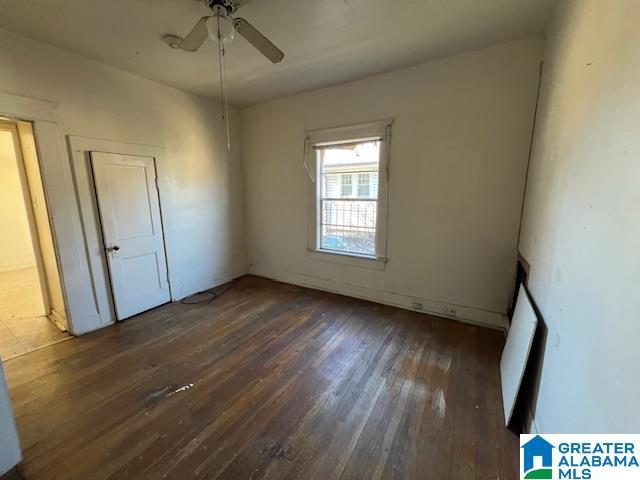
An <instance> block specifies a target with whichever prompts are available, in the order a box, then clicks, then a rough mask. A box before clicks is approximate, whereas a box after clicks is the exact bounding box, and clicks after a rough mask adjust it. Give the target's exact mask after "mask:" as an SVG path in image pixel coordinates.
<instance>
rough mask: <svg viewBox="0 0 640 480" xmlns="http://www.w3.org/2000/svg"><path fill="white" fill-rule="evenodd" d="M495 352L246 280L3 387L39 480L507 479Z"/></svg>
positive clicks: (79, 347) (136, 322)
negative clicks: (253, 479)
mask: <svg viewBox="0 0 640 480" xmlns="http://www.w3.org/2000/svg"><path fill="white" fill-rule="evenodd" d="M200 298H205V297H203V296H200ZM502 345H503V337H502V334H501V333H500V332H495V331H491V330H486V329H482V328H479V327H474V326H470V325H463V324H460V323H457V322H453V321H450V320H446V319H442V318H436V317H431V316H428V315H424V314H419V313H414V312H409V311H406V310H399V309H396V308H392V307H388V306H383V305H379V304H374V303H370V302H365V301H361V300H357V299H353V298H348V297H343V296H339V295H334V294H330V293H325V292H319V291H314V290H309V289H304V288H300V287H296V286H292V285H287V284H283V283H278V282H273V281H270V280H266V279H262V278H258V277H251V276H247V277H244V278H242V279H240V280H238V281H236V282H234V283H233V285H232V286H231V288H230V289H229V290H228V291H227V292H226V293H225V294H224V295H222V296H220V297H219V298H217V299H215V300H213V301H210V302H204V303H199V304H195V305H193V304H190V305H185V304H180V303H175V304H170V305H165V306H163V307H159V308H157V309H154V310H152V311H149V312H146V313H144V314H141V315H139V316H137V317H135V318H132V319H129V320H127V321H125V322H122V323H120V324H117V325H115V326H113V327H109V328H106V329H104V330H101V331H98V332H94V333H91V334H89V335H86V336H83V337H79V338H74V339H72V340H69V341H67V342H63V343H60V344H56V345H52V346H50V347H46V348H45V349H43V350H39V351H36V352H33V353H29V354H27V355H25V356H23V357H18V358H16V359H13V360H10V361H8V362H6V364H5V369H6V372H7V380H8V384H9V387H10V395H11V398H12V402H13V406H14V410H15V414H16V421H17V424H18V430H19V433H20V438H21V443H22V447H23V453H24V461H23V463H22V465H21V469H22V472H23V473H24V475H25V477H26V478H29V479H47V480H53V479H82V480H86V479H124V478H136V479H138V478H141V479H158V478H171V479H173V478H175V479H184V478H194V479H196V478H202V479H214V478H218V479H234V480H237V479H245V478H255V479H262V478H269V479H285V478H289V479H300V478H305V479H307V478H308V479H339V478H341V479H363V478H366V479H377V478H380V479H412V478H415V479H423V478H452V479H453V478H455V479H467V478H474V479H475V478H478V479H480V478H483V479H484V478H487V479H488V478H501V479H506V478H512V477H513V476H515V474H516V472H517V465H518V445H517V437H516V436H515V435H513V434H511V432H509V431H508V430H507V429H505V428H504V427H503V426H502V413H501V408H500V405H501V403H500V383H499V371H498V366H499V357H500V351H501V348H502Z"/></svg>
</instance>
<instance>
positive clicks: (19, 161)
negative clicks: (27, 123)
mask: <svg viewBox="0 0 640 480" xmlns="http://www.w3.org/2000/svg"><path fill="white" fill-rule="evenodd" d="M0 131H5V132H9V134H10V135H11V139H12V141H13V151H14V154H15V156H16V166H17V168H18V181H19V182H20V191H21V192H22V200H23V202H24V209H25V213H26V215H27V223H28V225H29V235H30V236H31V249H32V250H33V257H34V259H35V261H36V270H37V271H38V281H39V283H40V293H41V294H42V303H43V306H44V311H45V315H46V316H47V317H51V300H50V297H49V284H48V280H47V275H46V274H45V269H44V262H43V260H42V251H41V250H40V240H39V238H38V227H37V225H36V219H35V215H34V213H33V205H32V203H31V190H30V188H29V182H28V180H27V172H26V168H25V165H24V158H23V156H22V146H21V145H20V137H19V136H18V126H17V124H16V123H15V122H12V121H11V120H0Z"/></svg>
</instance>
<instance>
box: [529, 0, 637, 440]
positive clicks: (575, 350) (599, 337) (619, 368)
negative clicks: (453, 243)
mask: <svg viewBox="0 0 640 480" xmlns="http://www.w3.org/2000/svg"><path fill="white" fill-rule="evenodd" d="M551 32H552V33H551V36H550V38H549V41H548V50H547V54H546V59H545V68H544V80H543V88H542V96H541V102H540V110H539V117H538V118H539V122H538V125H539V128H537V132H536V137H535V143H534V151H533V158H532V163H531V171H530V175H529V182H528V186H527V196H526V202H525V206H526V208H525V211H524V223H523V231H522V239H521V243H520V249H521V251H522V253H523V254H524V256H525V257H526V258H527V259H528V261H529V262H530V263H531V273H530V278H529V288H530V291H531V294H532V296H533V299H534V300H535V302H536V304H537V306H538V308H539V309H540V312H541V314H542V316H543V318H544V321H545V322H546V324H547V327H548V337H547V342H546V349H545V354H544V363H543V368H542V378H541V383H540V388H539V394H538V401H537V405H536V407H535V412H534V413H535V426H536V427H537V429H538V430H539V431H542V432H554V433H569V432H572V433H578V432H593V433H612V432H616V433H618V432H619V433H623V432H626V433H637V432H638V430H640V416H638V414H637V407H636V406H637V405H638V403H640V382H638V365H639V364H640V350H639V349H638V339H639V338H640V321H639V318H640V295H639V294H638V285H639V280H640V260H639V258H640V257H639V256H638V238H640V221H639V220H640V216H639V215H638V212H639V211H640V210H639V206H640V188H639V185H640V184H639V179H640V161H639V158H640V41H639V40H640V2H637V1H636V0H616V1H615V2H603V1H596V0H580V1H566V2H564V3H563V4H562V6H561V9H560V10H559V11H558V13H557V16H556V18H555V20H554V26H553V29H552V31H551Z"/></svg>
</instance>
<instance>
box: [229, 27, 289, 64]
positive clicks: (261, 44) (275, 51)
mask: <svg viewBox="0 0 640 480" xmlns="http://www.w3.org/2000/svg"><path fill="white" fill-rule="evenodd" d="M233 26H234V27H235V28H236V31H237V32H238V33H239V34H240V35H242V36H243V37H244V38H245V40H247V42H249V43H250V44H251V45H253V46H254V47H255V48H256V49H258V51H259V52H260V53H262V54H263V55H264V56H265V57H267V58H268V59H269V60H270V61H271V63H278V62H281V61H282V59H283V58H284V53H283V52H282V50H280V49H279V48H278V47H276V46H275V45H274V44H273V43H271V41H270V40H269V39H268V38H267V37H265V36H264V35H262V34H261V33H260V32H259V31H258V30H256V29H255V27H254V26H253V25H251V24H250V23H249V22H247V21H246V20H245V19H244V18H234V19H233Z"/></svg>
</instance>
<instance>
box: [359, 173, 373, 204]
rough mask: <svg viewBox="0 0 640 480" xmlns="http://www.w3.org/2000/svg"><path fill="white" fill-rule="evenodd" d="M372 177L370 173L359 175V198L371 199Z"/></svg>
mask: <svg viewBox="0 0 640 480" xmlns="http://www.w3.org/2000/svg"><path fill="white" fill-rule="evenodd" d="M371 177H372V175H371V174H370V173H359V174H358V198H367V197H369V192H371V188H370V187H371V185H369V182H370V181H371V180H370V179H371Z"/></svg>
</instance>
